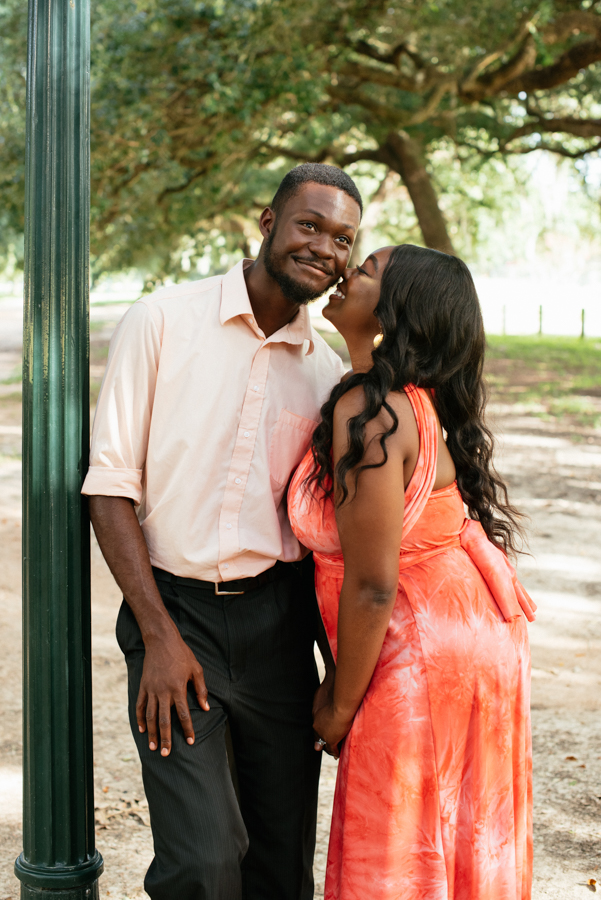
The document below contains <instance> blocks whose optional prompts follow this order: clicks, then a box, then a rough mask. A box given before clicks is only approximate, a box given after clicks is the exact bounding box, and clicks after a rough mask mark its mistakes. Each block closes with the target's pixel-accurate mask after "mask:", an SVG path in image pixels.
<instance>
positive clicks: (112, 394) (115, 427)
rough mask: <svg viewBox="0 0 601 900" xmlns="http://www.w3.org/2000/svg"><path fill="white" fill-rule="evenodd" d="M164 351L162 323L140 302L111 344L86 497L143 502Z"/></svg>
mask: <svg viewBox="0 0 601 900" xmlns="http://www.w3.org/2000/svg"><path fill="white" fill-rule="evenodd" d="M160 352H161V332H160V322H159V323H157V322H156V321H155V320H154V318H153V311H151V309H150V308H149V306H148V305H147V303H146V302H144V301H138V302H137V303H135V304H134V305H133V306H132V307H131V309H129V310H128V311H127V313H126V314H125V316H124V317H123V319H122V320H121V322H120V324H119V325H118V327H117V329H116V331H115V333H114V334H113V337H112V340H111V346H110V351H109V358H108V362H107V367H106V372H105V375H104V379H103V382H102V387H101V389H100V396H99V398H98V405H97V407H96V415H95V417H94V427H93V429H92V445H91V450H90V468H89V470H88V474H87V476H86V478H85V481H84V483H83V487H82V494H87V495H88V496H94V495H98V494H100V495H104V496H106V497H129V498H130V499H132V500H133V501H134V503H136V504H138V503H140V500H141V497H142V483H143V475H144V466H145V462H146V453H147V448H148V433H149V428H150V419H151V415H152V407H153V403H154V394H155V389H156V378H157V372H158V367H159V357H160Z"/></svg>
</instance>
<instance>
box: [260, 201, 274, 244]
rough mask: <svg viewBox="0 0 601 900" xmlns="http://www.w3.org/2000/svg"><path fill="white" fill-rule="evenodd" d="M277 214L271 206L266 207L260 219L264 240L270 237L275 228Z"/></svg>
mask: <svg viewBox="0 0 601 900" xmlns="http://www.w3.org/2000/svg"><path fill="white" fill-rule="evenodd" d="M275 219H276V214H275V210H273V209H272V208H271V206H266V207H265V209H264V210H263V212H262V213H261V215H260V217H259V229H260V230H261V234H262V235H263V237H264V238H266V237H269V235H270V234H271V232H272V231H273V229H274V228H275Z"/></svg>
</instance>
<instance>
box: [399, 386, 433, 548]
mask: <svg viewBox="0 0 601 900" xmlns="http://www.w3.org/2000/svg"><path fill="white" fill-rule="evenodd" d="M405 393H406V394H407V398H408V400H409V402H410V403H411V407H412V409H413V413H414V415H415V421H416V422H417V430H418V433H419V454H418V458H417V465H416V466H415V471H414V472H413V475H412V476H411V480H410V482H409V484H408V485H407V489H406V491H405V516H404V519H403V540H404V539H405V538H406V537H407V535H408V534H409V532H410V531H411V529H412V528H413V526H414V525H415V523H416V522H417V520H418V519H419V517H420V516H421V514H422V512H423V511H424V507H425V505H426V503H427V502H428V499H429V497H430V494H431V493H432V488H433V487H434V482H435V480H436V460H437V457H438V421H437V419H436V414H435V412H434V408H433V406H432V401H431V399H430V396H429V394H428V392H427V391H426V390H425V389H424V388H418V387H415V385H413V384H408V385H407V386H406V387H405Z"/></svg>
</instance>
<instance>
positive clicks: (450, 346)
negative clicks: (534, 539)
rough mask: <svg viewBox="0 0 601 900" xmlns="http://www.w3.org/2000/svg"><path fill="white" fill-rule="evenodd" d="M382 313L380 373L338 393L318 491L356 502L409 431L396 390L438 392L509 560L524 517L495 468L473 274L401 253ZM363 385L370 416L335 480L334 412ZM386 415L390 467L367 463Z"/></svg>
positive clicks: (474, 504)
mask: <svg viewBox="0 0 601 900" xmlns="http://www.w3.org/2000/svg"><path fill="white" fill-rule="evenodd" d="M374 314H375V316H376V317H377V319H378V321H379V323H380V326H381V329H382V334H383V339H382V342H381V344H380V345H379V347H377V348H376V349H374V351H373V353H372V359H373V366H372V368H371V369H370V370H369V371H368V372H357V373H356V374H353V375H351V377H350V378H348V379H347V380H346V381H343V382H341V383H340V384H338V385H336V387H335V388H334V390H333V391H332V393H331V395H330V397H329V399H328V400H327V401H326V402H325V403H324V405H323V406H322V408H321V418H322V421H321V423H320V424H319V425H318V427H317V428H316V429H315V432H314V434H313V441H312V452H313V460H314V469H313V472H312V474H311V475H310V476H309V478H308V479H307V481H308V483H309V484H313V485H317V486H319V487H320V488H321V489H322V490H324V491H325V493H326V494H327V495H328V496H332V495H333V485H334V477H335V480H336V485H337V491H336V499H337V502H338V503H339V504H342V503H344V502H346V500H347V499H348V497H349V489H348V485H347V478H348V476H349V474H350V473H352V477H353V479H354V483H355V487H356V483H357V479H358V478H359V476H360V474H361V472H362V471H363V470H364V469H366V468H377V467H379V466H383V465H384V464H385V462H386V461H387V459H388V452H387V449H386V441H387V439H388V438H389V437H390V436H391V435H392V434H394V433H395V432H396V431H397V429H398V425H399V423H398V418H397V415H396V413H395V411H394V409H393V408H392V406H391V405H390V404H389V403H388V402H387V397H388V394H389V393H390V391H401V390H403V388H405V387H406V386H407V385H410V384H414V385H416V386H417V387H423V388H432V390H433V394H434V404H435V407H436V411H437V413H438V417H439V419H440V423H441V425H442V427H443V428H444V430H445V431H446V433H447V447H448V449H449V452H450V454H451V457H452V458H453V462H454V463H455V468H456V470H457V485H458V487H459V491H460V493H461V496H462V498H463V501H464V503H465V504H466V506H467V508H468V510H469V515H470V517H471V518H472V519H477V520H478V521H479V522H481V523H482V527H483V528H484V531H485V532H486V534H487V535H488V537H489V538H490V540H491V541H492V542H493V543H494V544H496V545H497V546H499V547H501V548H502V549H503V550H504V551H505V552H513V553H515V552H518V549H519V548H518V539H519V538H520V537H521V534H522V531H521V528H520V524H519V520H520V518H521V514H520V513H519V512H518V510H517V509H515V508H514V507H513V506H511V504H510V503H509V499H508V496H507V488H506V486H505V484H504V482H503V481H502V479H501V478H500V477H499V475H498V474H497V472H496V471H495V469H494V467H493V461H492V460H493V449H494V440H493V436H492V434H491V432H490V431H489V429H488V428H487V427H486V425H485V423H484V407H485V404H486V392H485V386H484V380H483V373H482V370H483V364H484V351H485V336H484V326H483V323H482V313H481V311H480V304H479V302H478V295H477V294H476V288H475V286H474V282H473V280H472V276H471V274H470V271H469V269H468V267H467V266H466V265H465V263H464V262H462V261H461V260H460V259H457V258H456V257H455V256H449V255H448V254H446V253H440V252H438V251H437V250H426V249H424V248H422V247H415V246H413V245H412V244H402V245H401V246H399V247H395V249H394V250H393V251H392V253H391V255H390V259H389V261H388V263H387V265H386V268H385V270H384V272H383V275H382V283H381V290H380V299H379V301H378V305H377V306H376V309H375V311H374ZM359 385H360V386H361V387H362V388H363V391H364V394H365V408H364V410H363V411H362V412H361V413H359V414H358V415H356V416H354V417H353V418H351V419H349V422H348V436H349V448H348V450H347V452H346V453H345V454H344V456H343V457H342V458H341V459H340V460H339V462H338V464H337V466H336V471H335V472H334V471H333V463H332V436H333V427H334V408H335V406H336V404H337V402H338V401H339V400H340V398H341V397H342V396H343V395H344V394H346V393H347V392H348V391H351V390H353V388H355V387H357V386H359ZM382 408H384V409H385V410H386V411H387V412H388V413H389V415H390V417H391V419H392V424H391V426H390V428H389V429H388V431H386V432H385V433H384V434H382V435H381V437H380V444H381V447H382V451H383V458H382V461H381V462H379V463H374V464H371V465H367V464H364V465H361V461H362V459H363V457H364V452H365V447H364V440H365V426H366V424H367V423H368V422H369V421H371V420H372V419H373V418H375V417H376V416H377V415H378V414H379V412H380V410H381V409H382Z"/></svg>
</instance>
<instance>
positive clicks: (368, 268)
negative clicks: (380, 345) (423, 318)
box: [323, 247, 394, 341]
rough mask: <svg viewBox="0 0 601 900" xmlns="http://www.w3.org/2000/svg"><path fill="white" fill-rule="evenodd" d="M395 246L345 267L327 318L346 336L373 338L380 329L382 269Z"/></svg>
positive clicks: (326, 311) (329, 305) (325, 311)
mask: <svg viewBox="0 0 601 900" xmlns="http://www.w3.org/2000/svg"><path fill="white" fill-rule="evenodd" d="M393 250H394V247H383V248H382V249H381V250H376V252H375V253H371V254H370V255H369V256H368V257H367V259H366V260H365V262H364V263H363V265H361V266H356V267H355V268H354V269H345V271H344V273H343V275H342V281H341V282H340V284H338V285H337V287H336V290H335V291H334V292H333V293H332V294H330V297H329V303H328V305H327V306H325V307H324V309H323V316H324V318H326V319H328V320H329V321H330V322H331V323H332V325H334V326H335V327H336V328H337V330H338V331H339V332H340V333H341V334H342V335H343V336H344V337H345V338H347V339H348V338H351V339H354V340H357V339H362V338H364V339H365V340H366V341H367V340H369V341H373V339H374V337H375V336H376V334H378V333H379V331H380V325H379V323H378V320H377V319H376V317H375V315H374V310H375V308H376V306H377V305H378V300H379V299H380V282H381V280H382V273H383V272H384V269H385V268H386V264H387V262H388V260H389V258H390V254H391V253H392V251H393Z"/></svg>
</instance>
